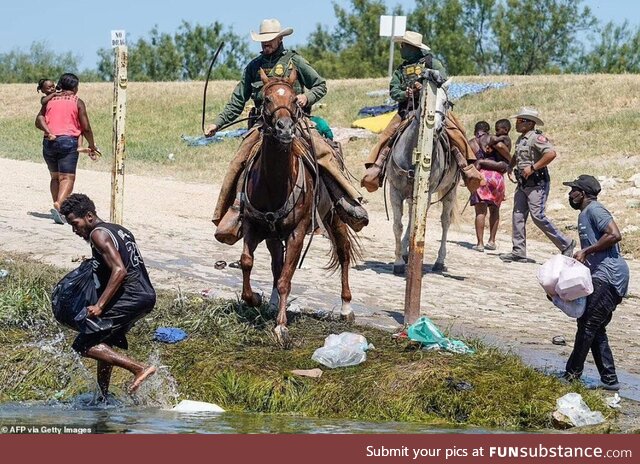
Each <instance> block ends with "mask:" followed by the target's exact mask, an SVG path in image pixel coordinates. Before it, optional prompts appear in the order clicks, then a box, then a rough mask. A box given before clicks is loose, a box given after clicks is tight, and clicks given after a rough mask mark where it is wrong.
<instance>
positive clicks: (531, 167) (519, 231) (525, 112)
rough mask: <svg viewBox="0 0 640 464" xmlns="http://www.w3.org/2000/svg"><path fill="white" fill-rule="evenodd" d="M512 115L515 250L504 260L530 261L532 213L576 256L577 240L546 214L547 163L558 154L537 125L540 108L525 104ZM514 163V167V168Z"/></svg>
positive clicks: (567, 252) (539, 224)
mask: <svg viewBox="0 0 640 464" xmlns="http://www.w3.org/2000/svg"><path fill="white" fill-rule="evenodd" d="M512 118H516V132H518V133H520V137H518V140H516V144H515V153H514V155H513V157H512V158H511V162H510V164H509V177H510V178H511V175H512V171H513V173H514V174H515V177H516V179H517V181H518V187H517V188H516V193H515V195H514V197H513V217H512V240H513V251H512V253H509V254H502V255H500V259H502V260H503V261H505V262H513V261H515V262H528V261H529V260H528V259H527V239H526V237H527V233H526V223H527V217H528V216H529V214H531V219H533V223H534V224H535V225H536V226H537V227H538V228H539V229H540V230H541V231H542V232H544V234H545V235H546V236H547V237H548V238H549V240H551V241H552V242H553V244H554V245H555V246H556V247H557V248H558V250H560V251H561V252H562V254H563V255H565V256H573V249H574V247H575V246H576V242H575V240H570V239H569V238H568V237H567V236H566V235H564V234H563V233H562V232H560V231H559V230H558V228H557V227H556V226H555V225H554V224H553V223H552V222H551V221H550V220H549V218H547V216H546V214H545V212H544V210H545V206H546V203H547V198H548V197H549V187H550V177H549V169H548V168H547V166H548V165H549V163H551V162H552V161H553V160H554V159H555V158H556V156H557V154H556V150H555V148H554V146H553V144H552V143H551V142H550V141H549V139H547V137H545V136H544V135H543V134H542V131H541V130H538V129H536V124H537V125H539V126H543V125H544V123H543V122H542V119H540V115H539V113H538V111H537V110H536V109H534V108H526V107H523V108H521V109H520V112H519V113H518V114H516V115H515V116H512ZM514 167H515V171H514Z"/></svg>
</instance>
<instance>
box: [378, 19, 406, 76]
mask: <svg viewBox="0 0 640 464" xmlns="http://www.w3.org/2000/svg"><path fill="white" fill-rule="evenodd" d="M406 29H407V17H406V16H387V15H382V16H380V37H389V79H391V74H392V73H393V51H394V47H393V38H394V37H401V36H403V35H404V33H405V30H406Z"/></svg>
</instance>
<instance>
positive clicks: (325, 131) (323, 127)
mask: <svg viewBox="0 0 640 464" xmlns="http://www.w3.org/2000/svg"><path fill="white" fill-rule="evenodd" d="M309 119H311V120H312V121H313V123H314V124H315V125H316V130H317V131H318V132H319V133H320V135H321V136H323V137H324V138H326V139H329V140H333V132H331V127H329V123H328V122H327V121H326V120H325V119H323V118H321V117H320V116H311V117H310V118H309Z"/></svg>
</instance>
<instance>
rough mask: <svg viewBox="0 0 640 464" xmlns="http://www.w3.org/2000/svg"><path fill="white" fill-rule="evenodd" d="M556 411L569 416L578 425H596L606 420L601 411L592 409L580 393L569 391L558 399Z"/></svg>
mask: <svg viewBox="0 0 640 464" xmlns="http://www.w3.org/2000/svg"><path fill="white" fill-rule="evenodd" d="M556 408H557V409H556V412H559V413H560V414H562V415H564V416H566V417H567V418H569V420H570V421H571V423H572V424H573V425H574V426H576V427H582V426H585V425H596V424H601V423H602V422H604V416H603V415H602V413H601V412H600V411H592V410H591V409H589V406H587V405H586V403H585V402H584V401H583V400H582V396H581V395H580V394H579V393H567V394H566V395H564V396H563V397H561V398H558V399H557V400H556Z"/></svg>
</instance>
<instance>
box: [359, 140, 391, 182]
mask: <svg viewBox="0 0 640 464" xmlns="http://www.w3.org/2000/svg"><path fill="white" fill-rule="evenodd" d="M390 152H391V147H389V146H386V147H384V148H383V149H382V150H380V155H378V158H377V159H376V162H375V163H373V165H371V166H369V167H368V168H367V170H366V171H365V172H364V177H363V178H362V180H361V181H360V186H361V187H364V188H366V189H367V192H369V193H373V192H375V191H376V190H378V187H380V186H381V185H382V178H381V176H380V174H382V169H383V168H384V165H385V163H386V161H387V157H388V156H389V153H390Z"/></svg>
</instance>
